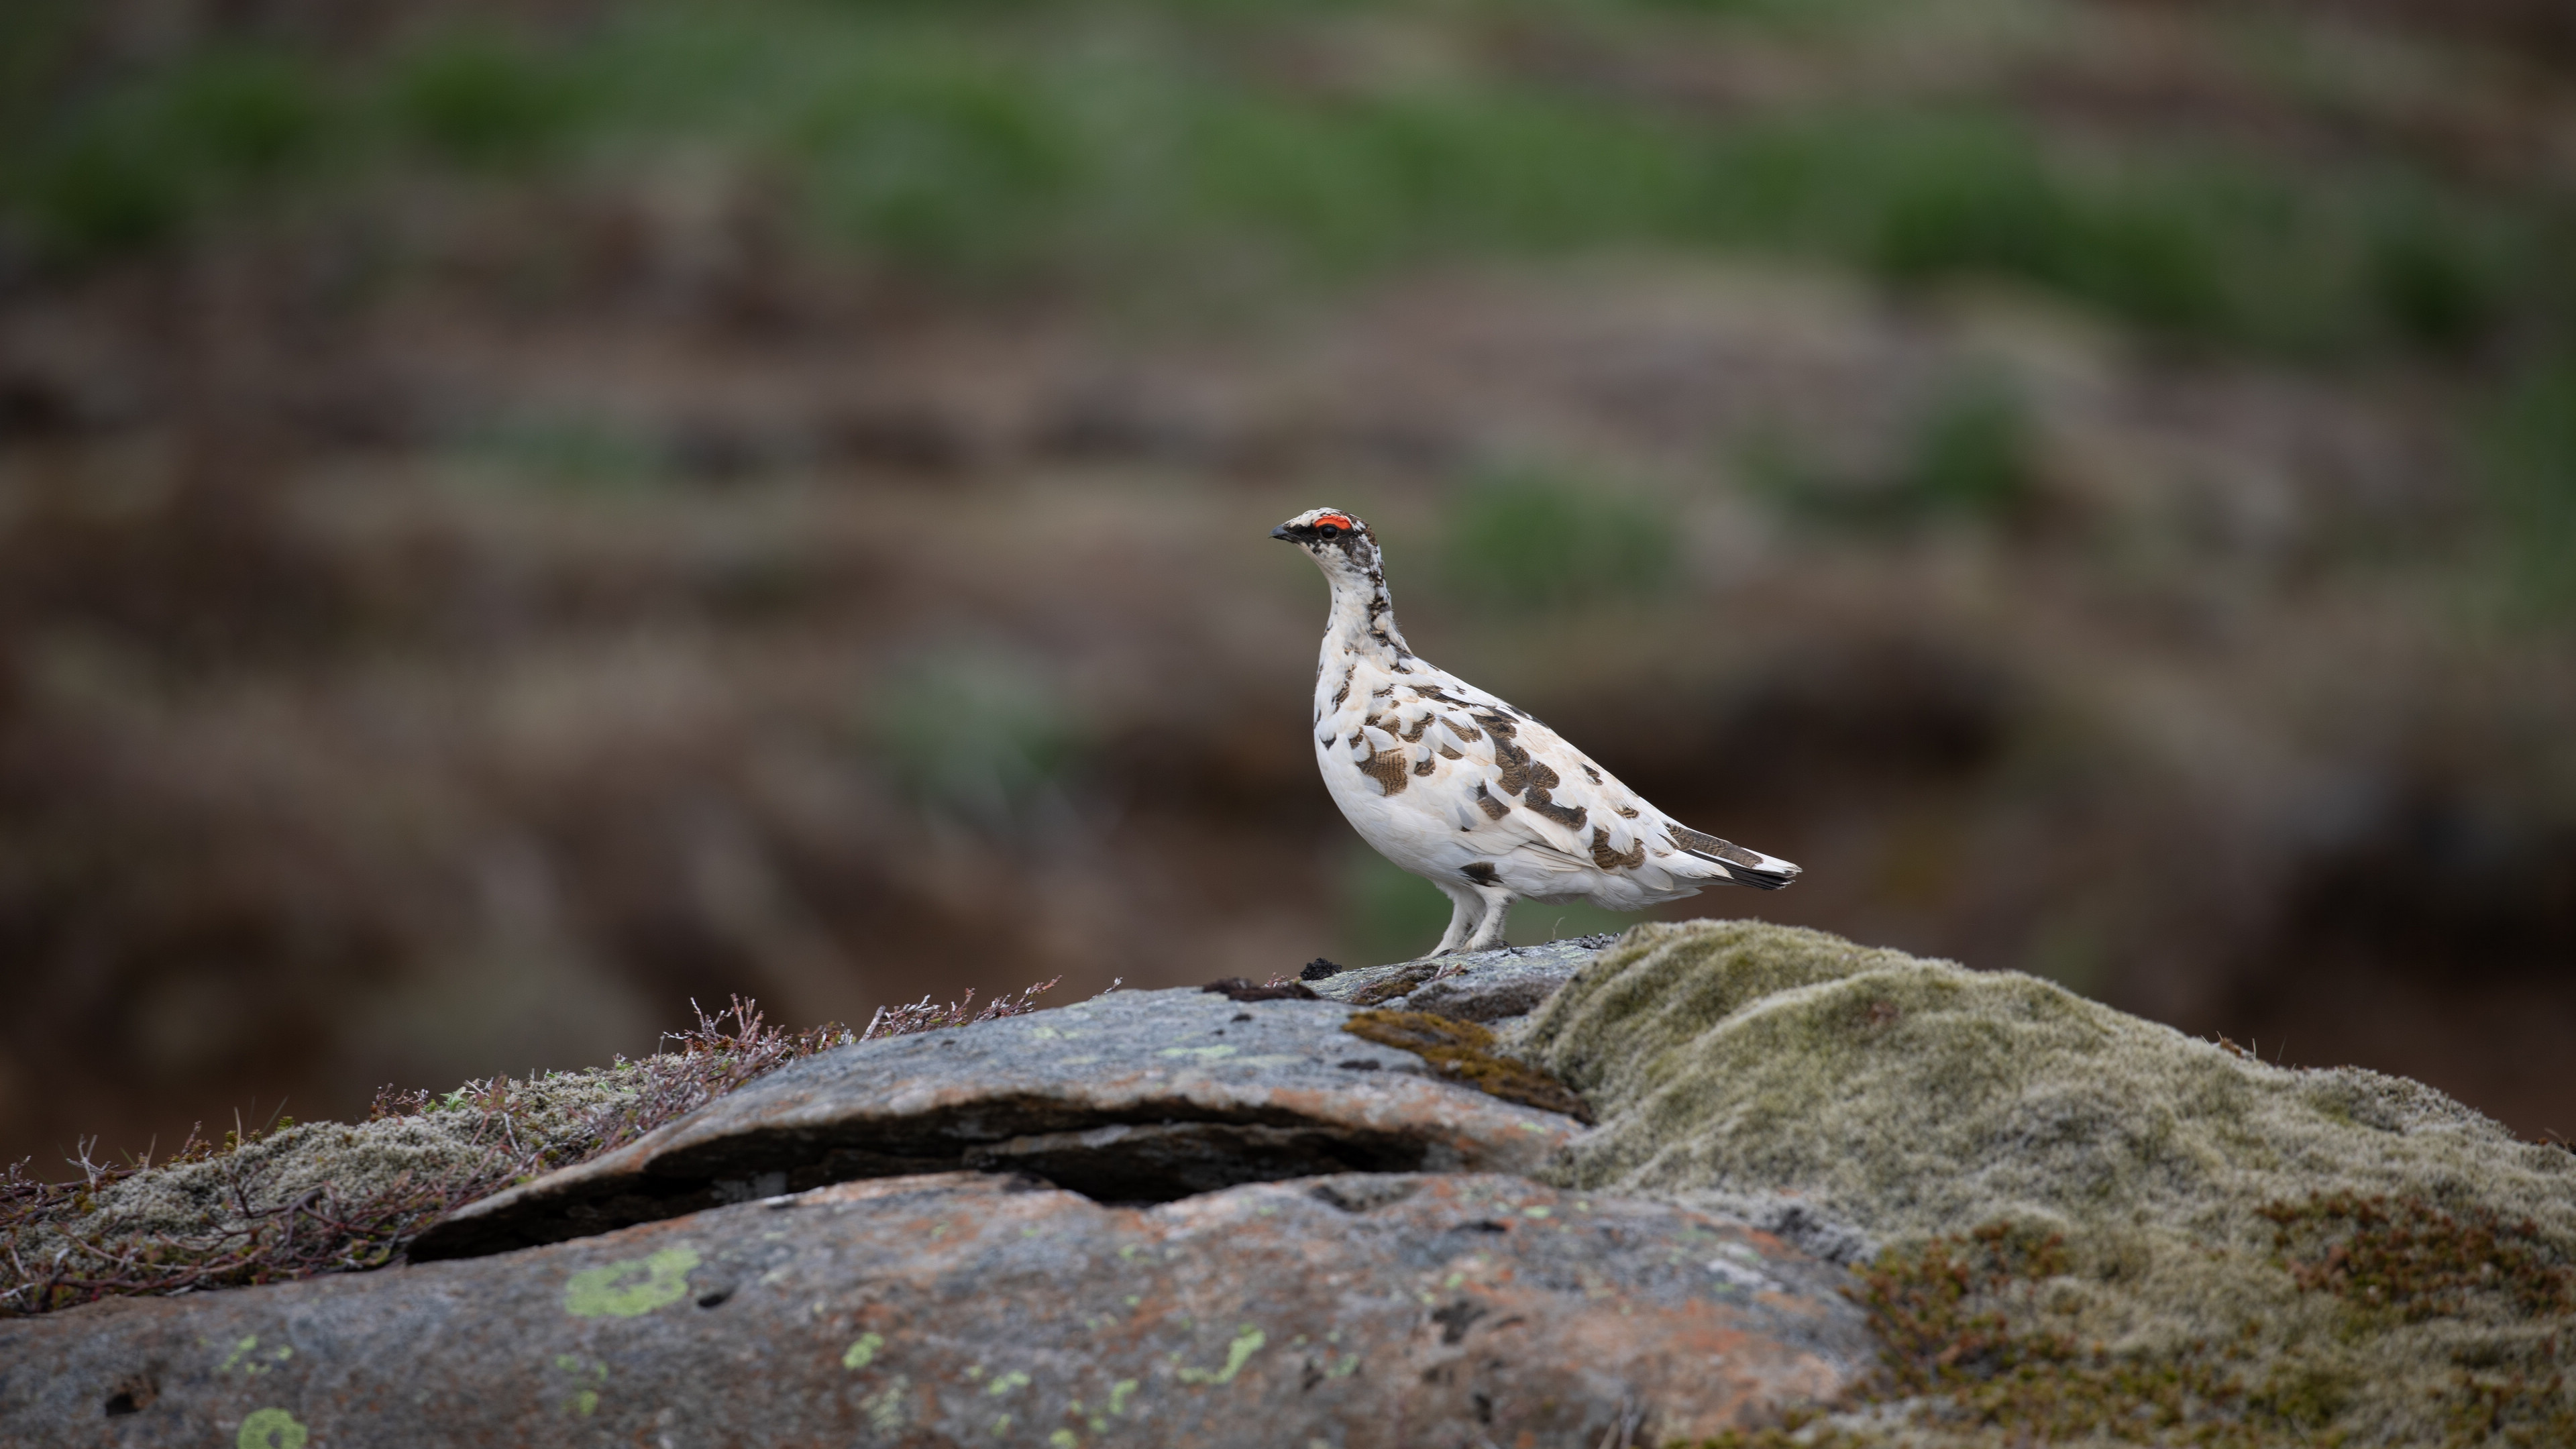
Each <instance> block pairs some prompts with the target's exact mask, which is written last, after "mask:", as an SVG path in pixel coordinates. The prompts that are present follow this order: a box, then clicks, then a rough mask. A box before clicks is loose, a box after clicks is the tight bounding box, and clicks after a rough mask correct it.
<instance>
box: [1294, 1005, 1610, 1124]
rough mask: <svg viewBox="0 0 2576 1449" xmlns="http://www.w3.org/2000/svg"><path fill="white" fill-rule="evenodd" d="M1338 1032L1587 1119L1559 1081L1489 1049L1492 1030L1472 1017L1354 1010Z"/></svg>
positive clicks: (1507, 1095) (1466, 1081) (1483, 1088)
mask: <svg viewBox="0 0 2576 1449" xmlns="http://www.w3.org/2000/svg"><path fill="white" fill-rule="evenodd" d="M1342 1030H1344V1031H1346V1032H1349V1033H1350V1034H1351V1035H1353V1036H1355V1037H1358V1038H1359V1039H1360V1040H1362V1041H1373V1042H1376V1043H1377V1044H1378V1045H1379V1046H1390V1047H1394V1048H1396V1049H1397V1050H1399V1051H1408V1052H1411V1053H1413V1054H1414V1055H1415V1056H1418V1057H1420V1058H1422V1059H1423V1060H1424V1061H1425V1062H1428V1063H1430V1065H1431V1068H1432V1070H1434V1071H1437V1072H1438V1073H1440V1075H1442V1076H1444V1077H1447V1078H1448V1079H1449V1080H1451V1081H1454V1082H1457V1083H1460V1084H1461V1085H1464V1086H1469V1087H1473V1088H1475V1089H1476V1090H1477V1091H1479V1092H1482V1093H1484V1094H1485V1095H1487V1096H1489V1097H1499V1098H1501V1099H1502V1100H1504V1101H1506V1102H1517V1103H1519V1104H1520V1105H1521V1106H1524V1107H1536V1108H1538V1109H1539V1110H1541V1111H1543V1112H1560V1113H1563V1114H1564V1115H1566V1116H1568V1117H1571V1118H1573V1119H1574V1120H1576V1121H1578V1122H1585V1123H1589V1122H1590V1121H1591V1120H1592V1109H1591V1108H1589V1107H1587V1106H1585V1105H1584V1103H1583V1099H1582V1098H1581V1097H1579V1096H1576V1095H1575V1094H1574V1093H1573V1092H1572V1091H1570V1090H1568V1089H1567V1087H1566V1085H1565V1083H1563V1082H1560V1081H1558V1080H1557V1079H1556V1078H1555V1077H1553V1076H1551V1075H1549V1074H1548V1073H1547V1072H1545V1071H1542V1070H1540V1069H1539V1068H1537V1067H1533V1066H1531V1065H1530V1064H1529V1063H1527V1062H1524V1061H1520V1060H1518V1059H1516V1058H1513V1057H1507V1056H1500V1055H1497V1054H1496V1053H1495V1051H1494V1034H1493V1032H1492V1031H1491V1030H1489V1029H1487V1028H1485V1027H1483V1026H1480V1025H1478V1024H1477V1023H1475V1022H1472V1021H1459V1020H1456V1019H1454V1018H1452V1017H1446V1016H1434V1015H1432V1014H1431V1013H1430V1012H1427V1011H1355V1012H1353V1013H1351V1015H1350V1018H1349V1019H1348V1020H1346V1021H1344V1022H1343V1023H1342Z"/></svg>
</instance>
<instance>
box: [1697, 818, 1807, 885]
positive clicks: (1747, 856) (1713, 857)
mask: <svg viewBox="0 0 2576 1449" xmlns="http://www.w3.org/2000/svg"><path fill="white" fill-rule="evenodd" d="M1672 837H1673V844H1674V845H1676V846H1679V847H1680V848H1681V851H1682V853H1683V854H1685V855H1690V856H1695V857H1697V858H1699V859H1701V860H1704V861H1707V862H1709V863H1710V864H1711V865H1715V866H1717V867H1719V868H1720V869H1722V870H1724V871H1725V872H1726V879H1728V880H1730V881H1733V882H1734V883H1735V884H1737V885H1747V886H1751V887H1753V888H1754V889H1755V890H1761V891H1776V890H1778V889H1780V888H1781V887H1782V886H1785V885H1787V884H1788V883H1789V882H1791V881H1793V880H1796V879H1797V878H1798V867H1797V866H1796V865H1794V864H1792V863H1791V862H1789V861H1785V860H1782V859H1781V858H1780V857H1778V856H1776V855H1764V854H1763V853H1762V852H1761V851H1758V850H1747V849H1745V848H1744V847H1743V846H1741V845H1737V844H1735V843H1734V842H1733V841H1729V840H1720V839H1718V838H1717V837H1716V836H1714V835H1708V834H1703V833H1702V832H1700V831H1697V830H1693V829H1691V828H1690V827H1689V826H1687V825H1675V826H1673V827H1672Z"/></svg>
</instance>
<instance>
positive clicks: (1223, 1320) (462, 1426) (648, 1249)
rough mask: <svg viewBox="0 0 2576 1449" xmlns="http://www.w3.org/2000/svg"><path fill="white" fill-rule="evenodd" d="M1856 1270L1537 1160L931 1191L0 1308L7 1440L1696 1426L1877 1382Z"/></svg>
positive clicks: (564, 1440) (1315, 1433)
mask: <svg viewBox="0 0 2576 1449" xmlns="http://www.w3.org/2000/svg"><path fill="white" fill-rule="evenodd" d="M952 1050H953V1049H952ZM1840 1280H1841V1275H1840V1274H1839V1273H1838V1272H1836V1271H1834V1270H1831V1269H1827V1268H1824V1267H1823V1266H1822V1265H1819V1264H1817V1263H1814V1262H1813V1261H1811V1260H1808V1259H1806V1258H1804V1257H1802V1256H1800V1255H1798V1254H1796V1253H1794V1252H1792V1251H1790V1250H1789V1249H1787V1248H1785V1247H1784V1246H1782V1245H1781V1244H1780V1243H1779V1242H1777V1241H1776V1240H1775V1239H1772V1238H1769V1237H1767V1236H1765V1235H1762V1234H1758V1233H1754V1232H1750V1231H1748V1230H1746V1229H1744V1228H1743V1227H1741V1226H1740V1225H1734V1224H1730V1223H1727V1222H1724V1221H1720V1220H1716V1219H1711V1218H1708V1217H1705V1216H1702V1215H1700V1214H1696V1213H1693V1212H1690V1211H1687V1210H1684V1209H1679V1208H1674V1207H1667V1206H1660V1205H1654V1204H1648V1203H1643V1202H1639V1201H1635V1200H1621V1199H1613V1198H1608V1197H1602V1196H1597V1195H1596V1196H1586V1195H1582V1194H1577V1193H1571V1192H1560V1191H1556V1190H1552V1189H1548V1188H1544V1187H1540V1186H1538V1185H1536V1184H1534V1183H1531V1182H1528V1181H1525V1180H1522V1179H1518V1178H1511V1177H1500V1176H1490V1175H1457V1176H1442V1177H1422V1176H1370V1175H1360V1176H1335V1177H1324V1178H1314V1179H1307V1180H1303V1181H1297V1182H1279V1183H1269V1184H1262V1185H1256V1186H1249V1187H1238V1188H1234V1189H1231V1190H1228V1191H1224V1192H1220V1193H1215V1194H1211V1195H1207V1196H1201V1197H1194V1198H1190V1199H1188V1200H1186V1201H1181V1202H1175V1203H1170V1204H1166V1205H1162V1206H1156V1207H1150V1208H1117V1207H1109V1206H1103V1205H1101V1204H1099V1203H1096V1202H1093V1201H1091V1200H1090V1199H1087V1198H1084V1197H1082V1196H1079V1195H1077V1194H1074V1193H1070V1192H1063V1191H1058V1190H1053V1189H1048V1188H1044V1187H1042V1186H1036V1185H1033V1184H1030V1183H1028V1182H1027V1181H1026V1180H1025V1179H1013V1178H1010V1177H1006V1176H1001V1175H992V1174H962V1173H958V1174H944V1175H935V1176H921V1177H905V1178H896V1179H889V1180H880V1181H874V1182H865V1183H849V1184H842V1185H839V1186H835V1187H828V1188H823V1189H819V1190H816V1191H814V1192H810V1193H805V1194H802V1195H798V1196H793V1197H784V1198H778V1199H773V1200H770V1201H766V1202H760V1203H745V1204H741V1205H738V1206H734V1207H729V1208H720V1209H714V1210H710V1211H705V1212H700V1213H697V1214H695V1215H693V1216H690V1217H687V1218H683V1219H679V1220H675V1221H668V1222H661V1223H655V1224H651V1225H647V1226H641V1227H633V1228H627V1229H624V1230H621V1231H618V1232H614V1233H609V1234H605V1235H601V1236H597V1237H590V1238H584V1239H582V1240H580V1241H577V1242H569V1243H563V1244H559V1245H557V1246H553V1247H546V1248H537V1249H531V1250H528V1251H524V1252H519V1253H512V1254H507V1255H503V1256H498V1257H490V1258H481V1259H475V1260H471V1261H466V1262H454V1263H440V1264H432V1265H427V1266H417V1267H411V1268H401V1269H389V1270H386V1271H384V1272H380V1273H373V1274H364V1275H352V1276H346V1277H336V1278H321V1279H314V1280H310V1281H307V1282H302V1283H292V1284H281V1285H276V1286H272V1287H266V1288H248V1289H241V1290H237V1291H233V1292H227V1293H221V1294H214V1295H209V1296H206V1297H202V1298H182V1299H141V1300H127V1301H122V1302H115V1303H108V1304H101V1305H96V1306H93V1307H89V1308H82V1309H75V1310H70V1311H67V1312H64V1313H60V1314H56V1315H53V1316H50V1317H45V1318H38V1319H24V1320H17V1321H12V1322H0V1423H5V1424H6V1425H7V1426H8V1428H9V1438H10V1440H11V1442H13V1443H27V1444H70V1443H115V1444H120V1445H126V1446H133V1449H144V1446H158V1445H172V1446H179V1445H187V1446H202V1445H207V1444H224V1445H233V1444H241V1445H266V1446H278V1449H286V1446H300V1445H306V1444H311V1445H313V1446H317V1449H319V1446H328V1445H367V1446H371V1449H404V1446H412V1445H422V1446H429V1445H436V1446H449V1445H460V1444H491V1445H514V1446H515V1445H526V1446H540V1449H542V1446H552V1445H572V1444H584V1445H587V1444H605V1443H631V1444H647V1445H650V1444H815V1443H834V1444H844V1443H849V1444H871V1443H885V1444H896V1443H900V1444H918V1445H932V1444H965V1443H974V1444H979V1445H983V1444H990V1445H997V1446H1016V1445H1029V1446H1039V1445H1043V1446H1047V1449H1071V1446H1079V1445H1087V1444H1092V1443H1095V1442H1108V1441H1116V1442H1123V1443H1139V1444H1157V1445H1207V1446H1234V1445H1242V1446H1261V1449H1270V1446H1276V1445H1310V1444H1314V1443H1325V1444H1331V1445H1338V1446H1344V1449H1368V1446H1387V1449H1395V1446H1407V1449H1410V1446H1460V1449H1466V1446H1474V1445H1485V1444H1513V1445H1523V1446H1531V1449H1539V1446H1551V1445H1565V1446H1577V1445H1580V1446H1591V1445H1596V1444H1601V1443H1606V1442H1620V1443H1653V1442H1666V1441H1671V1440H1695V1439H1699V1438H1703V1437H1706V1436H1708V1435H1711V1434H1715V1433H1717V1432H1719V1431H1721V1430H1724V1429H1728V1428H1736V1427H1745V1426H1750V1425H1755V1424H1760V1423H1764V1422H1768V1421H1771V1420H1773V1419H1774V1418H1776V1417H1777V1415H1778V1413H1779V1412H1780V1411H1781V1410H1782V1409H1785V1408H1787V1407H1790V1406H1793V1405H1796V1404H1800V1403H1804V1402H1809V1401H1814V1400H1819V1399H1830V1398H1831V1397H1833V1396H1834V1395H1836V1394H1837V1393H1838V1392H1840V1391H1841V1390H1842V1389H1843V1388H1844V1387H1845V1386H1847V1385H1848V1384H1850V1383H1851V1382H1852V1381H1853V1380H1854V1378H1855V1377H1856V1376H1857V1375H1858V1374H1860V1373H1861V1372H1863V1371H1864V1370H1865V1369H1866V1368H1867V1366H1868V1364H1869V1362H1870V1353H1871V1344H1870V1342H1869V1340H1868V1338H1867V1336H1866V1333H1865V1331H1864V1329H1863V1327H1862V1324H1861V1320H1860V1315H1859V1313H1858V1311H1857V1310H1856V1309H1854V1308H1853V1307H1852V1306H1851V1305H1850V1304H1848V1303H1846V1302H1844V1301H1843V1300H1842V1298H1841V1297H1840V1296H1839V1295H1838V1294H1837V1293H1836V1292H1835V1288H1836V1286H1837V1285H1838V1284H1839V1282H1840Z"/></svg>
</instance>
